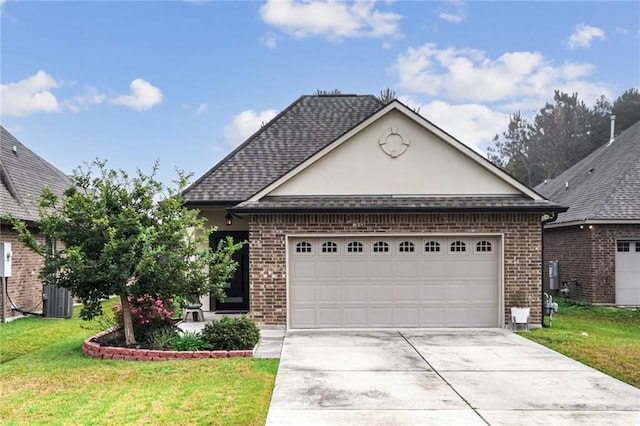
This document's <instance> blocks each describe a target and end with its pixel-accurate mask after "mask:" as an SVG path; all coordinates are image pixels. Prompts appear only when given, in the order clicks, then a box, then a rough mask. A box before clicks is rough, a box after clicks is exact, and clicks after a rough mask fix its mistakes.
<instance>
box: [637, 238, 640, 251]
mask: <svg viewBox="0 0 640 426" xmlns="http://www.w3.org/2000/svg"><path fill="white" fill-rule="evenodd" d="M636 253H640V241H636Z"/></svg>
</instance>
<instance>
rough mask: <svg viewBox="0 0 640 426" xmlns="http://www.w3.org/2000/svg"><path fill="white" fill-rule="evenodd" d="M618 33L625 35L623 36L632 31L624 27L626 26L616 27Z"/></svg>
mask: <svg viewBox="0 0 640 426" xmlns="http://www.w3.org/2000/svg"><path fill="white" fill-rule="evenodd" d="M616 33H618V34H620V35H623V36H627V35H629V34H631V31H629V30H628V29H626V28H624V27H616Z"/></svg>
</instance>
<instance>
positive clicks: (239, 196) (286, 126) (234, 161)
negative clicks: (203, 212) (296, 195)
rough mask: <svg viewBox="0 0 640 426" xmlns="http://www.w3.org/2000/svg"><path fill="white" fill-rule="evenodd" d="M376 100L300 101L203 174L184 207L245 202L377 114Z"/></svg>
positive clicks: (314, 98) (189, 190) (186, 195)
mask: <svg viewBox="0 0 640 426" xmlns="http://www.w3.org/2000/svg"><path fill="white" fill-rule="evenodd" d="M383 106H384V104H383V103H382V102H381V101H380V100H378V99H377V98H376V97H375V96H371V95H366V96H358V95H333V96H302V97H300V98H299V99H298V100H296V101H295V102H294V103H293V104H291V105H290V106H289V107H288V108H287V109H285V110H284V111H282V112H281V113H280V114H279V115H278V116H277V117H276V118H274V119H273V120H271V121H270V122H269V123H268V124H267V125H266V126H264V127H263V128H262V129H260V130H259V131H258V132H257V133H255V134H254V135H253V136H251V137H250V138H249V139H248V140H247V141H246V142H244V143H243V144H242V145H240V146H239V147H238V148H237V149H235V150H234V151H233V152H232V153H231V154H229V155H228V156H227V157H226V158H224V159H223V160H222V161H220V162H219V163H218V164H217V165H216V166H214V167H213V168H212V169H211V170H209V171H208V172H207V173H205V174H204V175H203V176H202V177H201V178H200V179H198V180H197V181H196V182H195V183H194V184H193V185H191V186H190V187H189V188H187V189H186V190H185V191H184V193H183V195H184V199H185V200H186V201H187V202H188V203H193V204H197V203H216V202H218V203H220V202H229V203H233V204H235V203H236V202H240V201H244V200H246V199H247V198H249V197H250V196H251V195H253V194H255V193H256V192H258V191H259V190H260V189H262V188H264V187H265V186H267V185H268V184H270V183H272V182H273V181H274V180H276V179H278V178H279V177H281V176H282V175H284V174H285V173H287V172H288V171H290V170H291V169H292V168H294V167H295V166H297V165H298V164H300V163H302V162H303V161H304V160H306V159H307V158H309V157H311V156H312V155H313V154H315V153H316V152H317V151H319V150H320V149H322V148H324V147H325V146H327V145H328V144H330V143H331V142H333V141H334V140H336V139H337V138H338V137H340V136H341V135H343V134H344V133H346V132H347V131H349V130H350V129H352V128H353V127H354V126H356V125H357V124H359V123H360V122H362V121H363V120H365V119H366V118H367V117H369V116H371V115H372V114H374V113H375V112H377V111H378V110H380V109H381V108H382V107H383Z"/></svg>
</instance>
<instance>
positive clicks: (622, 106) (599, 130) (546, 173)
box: [488, 89, 640, 186]
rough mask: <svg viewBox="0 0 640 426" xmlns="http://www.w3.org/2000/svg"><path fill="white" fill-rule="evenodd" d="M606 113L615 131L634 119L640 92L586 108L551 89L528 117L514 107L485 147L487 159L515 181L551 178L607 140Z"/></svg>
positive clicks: (575, 98) (639, 113)
mask: <svg viewBox="0 0 640 426" xmlns="http://www.w3.org/2000/svg"><path fill="white" fill-rule="evenodd" d="M611 114H615V115H616V129H615V130H616V131H615V134H616V135H617V134H619V133H620V132H623V131H624V130H626V129H627V128H628V127H630V126H631V125H633V124H634V123H635V122H637V121H638V120H640V93H639V92H638V90H637V89H629V90H627V91H625V92H624V93H623V94H622V95H621V96H620V97H619V98H617V99H616V100H615V101H614V102H613V104H611V103H610V102H609V101H608V100H607V99H606V98H605V97H604V96H602V97H600V99H598V100H597V101H596V103H595V105H594V106H593V107H592V108H588V107H587V106H586V105H585V103H584V102H582V101H581V100H580V99H579V98H578V94H577V93H574V94H571V95H569V94H567V93H563V92H561V91H558V90H556V91H555V92H554V96H553V102H547V103H546V104H545V106H544V107H542V108H541V109H540V110H539V111H538V113H537V114H536V115H535V117H534V118H533V120H532V121H529V120H527V119H526V118H525V117H523V116H522V115H521V113H520V112H519V111H518V112H516V113H514V114H512V115H511V116H510V119H509V125H508V128H507V130H506V131H504V132H503V133H502V134H501V135H496V136H495V137H494V139H493V144H492V146H490V147H489V148H488V154H489V155H488V156H489V159H490V160H491V161H493V162H495V163H496V164H497V165H499V166H501V167H503V168H504V169H505V170H506V171H508V172H509V173H511V174H512V175H513V176H514V177H516V178H517V179H519V180H520V181H522V182H524V183H526V184H527V185H529V186H535V185H537V184H538V183H540V182H541V181H543V180H544V179H552V178H554V177H556V176H558V175H559V174H560V173H562V172H563V171H564V170H566V169H568V168H569V167H571V166H572V165H574V164H575V163H577V162H578V161H580V160H581V159H582V158H584V157H585V156H587V155H588V154H590V153H591V152H593V151H594V150H595V149H597V148H599V147H600V146H602V145H603V144H605V143H606V142H608V141H609V134H610V123H611V118H610V116H611Z"/></svg>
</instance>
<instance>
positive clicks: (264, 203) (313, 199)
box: [229, 195, 565, 213]
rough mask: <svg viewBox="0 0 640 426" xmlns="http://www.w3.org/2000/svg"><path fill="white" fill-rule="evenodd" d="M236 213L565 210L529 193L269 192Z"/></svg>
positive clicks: (235, 208) (238, 207)
mask: <svg viewBox="0 0 640 426" xmlns="http://www.w3.org/2000/svg"><path fill="white" fill-rule="evenodd" d="M229 210H230V211H232V212H235V213H251V212H254V213H285V212H302V211H312V210H319V211H323V212H348V211H359V212H374V211H385V210H389V211H395V212H407V213H408V212H430V211H431V212H445V211H446V212H485V211H492V212H496V211H498V212H543V213H547V212H553V211H558V212H559V211H564V210H565V209H564V207H560V206H558V205H556V204H554V203H551V202H549V201H547V200H545V201H534V200H532V199H531V198H528V197H524V196H523V197H516V196H514V197H462V196H460V197H433V196H432V197H416V196H412V197H405V196H393V195H376V196H352V195H349V196H296V197H293V196H267V197H264V198H262V199H261V200H260V201H259V202H258V203H250V202H244V203H241V204H238V205H237V206H235V207H233V208H232V209H229Z"/></svg>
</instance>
